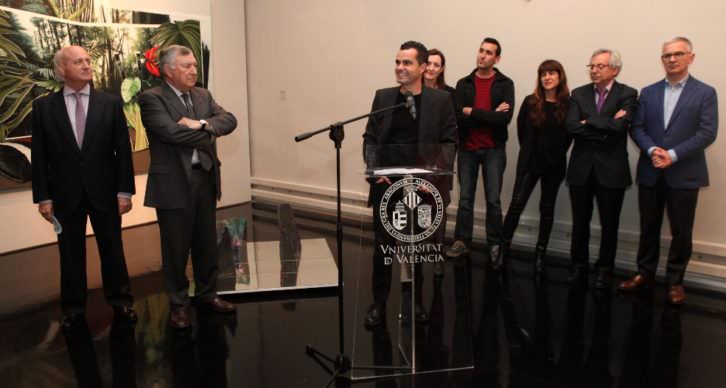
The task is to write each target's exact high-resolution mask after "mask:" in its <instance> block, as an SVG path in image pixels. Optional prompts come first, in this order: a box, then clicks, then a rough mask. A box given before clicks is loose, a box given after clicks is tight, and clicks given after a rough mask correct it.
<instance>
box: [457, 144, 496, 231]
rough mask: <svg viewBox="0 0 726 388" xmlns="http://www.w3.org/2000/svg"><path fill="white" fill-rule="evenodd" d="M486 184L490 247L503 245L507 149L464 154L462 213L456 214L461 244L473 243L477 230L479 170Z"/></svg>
mask: <svg viewBox="0 0 726 388" xmlns="http://www.w3.org/2000/svg"><path fill="white" fill-rule="evenodd" d="M480 165H481V166H482V170H481V175H482V179H483V181H484V199H485V200H486V202H487V215H486V231H487V242H488V243H489V244H500V243H501V236H502V204H501V201H500V200H499V196H500V194H501V192H502V178H503V176H504V168H505V167H506V166H507V154H506V151H505V149H504V147H495V148H489V149H480V150H476V151H468V150H461V151H459V157H458V174H459V210H458V212H457V213H456V230H455V231H454V236H455V237H456V239H457V240H463V241H465V242H467V243H468V242H470V241H471V238H472V230H473V228H474V196H475V194H476V183H477V176H478V175H479V166H480Z"/></svg>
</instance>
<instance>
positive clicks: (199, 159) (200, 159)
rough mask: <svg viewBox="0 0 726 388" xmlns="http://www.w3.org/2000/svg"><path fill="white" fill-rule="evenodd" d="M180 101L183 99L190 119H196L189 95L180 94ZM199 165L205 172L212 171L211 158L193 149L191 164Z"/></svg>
mask: <svg viewBox="0 0 726 388" xmlns="http://www.w3.org/2000/svg"><path fill="white" fill-rule="evenodd" d="M182 99H184V106H185V107H186V108H187V112H188V113H189V118H190V119H196V118H197V115H196V113H194V107H193V106H192V101H191V98H190V96H189V93H184V94H182ZM196 163H199V164H201V165H202V168H203V169H204V170H206V171H209V170H211V169H212V158H211V157H210V156H209V155H208V154H207V153H206V152H204V151H202V152H199V151H197V149H196V148H195V149H194V153H193V154H192V164H196Z"/></svg>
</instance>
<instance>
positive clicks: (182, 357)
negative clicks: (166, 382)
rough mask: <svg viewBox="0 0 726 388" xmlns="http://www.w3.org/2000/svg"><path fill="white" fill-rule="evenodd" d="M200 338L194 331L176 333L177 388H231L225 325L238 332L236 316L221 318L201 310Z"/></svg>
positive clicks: (173, 364) (173, 365)
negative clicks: (228, 378)
mask: <svg viewBox="0 0 726 388" xmlns="http://www.w3.org/2000/svg"><path fill="white" fill-rule="evenodd" d="M197 320H198V322H199V328H198V329H197V332H196V338H195V337H194V336H193V332H192V331H191V330H184V331H174V332H172V333H171V335H172V341H171V342H172V343H171V346H172V351H171V357H172V360H171V369H172V376H173V378H174V386H175V387H190V388H191V387H209V388H225V387H227V359H229V345H228V344H227V338H226V336H225V326H226V327H228V328H229V330H230V331H231V332H232V333H234V331H235V329H236V327H237V316H236V315H229V316H224V315H218V314H213V313H211V312H210V311H205V310H199V314H197Z"/></svg>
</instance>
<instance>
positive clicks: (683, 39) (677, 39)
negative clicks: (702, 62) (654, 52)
mask: <svg viewBox="0 0 726 388" xmlns="http://www.w3.org/2000/svg"><path fill="white" fill-rule="evenodd" d="M676 42H683V43H685V44H686V46H688V52H692V51H693V43H691V40H690V39H688V38H686V37H685V36H676V37H675V38H672V39H668V40H667V41H665V42H664V43H663V47H665V46H666V45H669V44H671V43H676Z"/></svg>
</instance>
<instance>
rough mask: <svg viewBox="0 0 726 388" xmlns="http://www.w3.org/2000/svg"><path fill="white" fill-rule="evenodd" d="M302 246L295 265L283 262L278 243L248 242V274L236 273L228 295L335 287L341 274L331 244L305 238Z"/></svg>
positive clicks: (290, 261) (288, 261) (290, 262)
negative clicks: (233, 293) (232, 288)
mask: <svg viewBox="0 0 726 388" xmlns="http://www.w3.org/2000/svg"><path fill="white" fill-rule="evenodd" d="M300 247H301V250H300V252H301V255H300V259H299V262H296V261H295V259H281V257H284V256H281V255H280V253H281V252H280V244H279V242H278V241H262V242H248V243H247V260H248V263H249V274H245V273H242V272H239V273H237V277H236V279H237V281H236V282H235V287H234V291H228V292H250V291H274V290H282V289H289V288H320V287H335V286H336V285H337V282H338V278H337V276H338V275H337V272H336V266H335V260H334V259H333V255H332V253H331V251H330V247H328V242H327V241H325V239H323V238H316V239H303V240H300ZM331 268H332V270H331ZM247 279H248V280H247Z"/></svg>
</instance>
